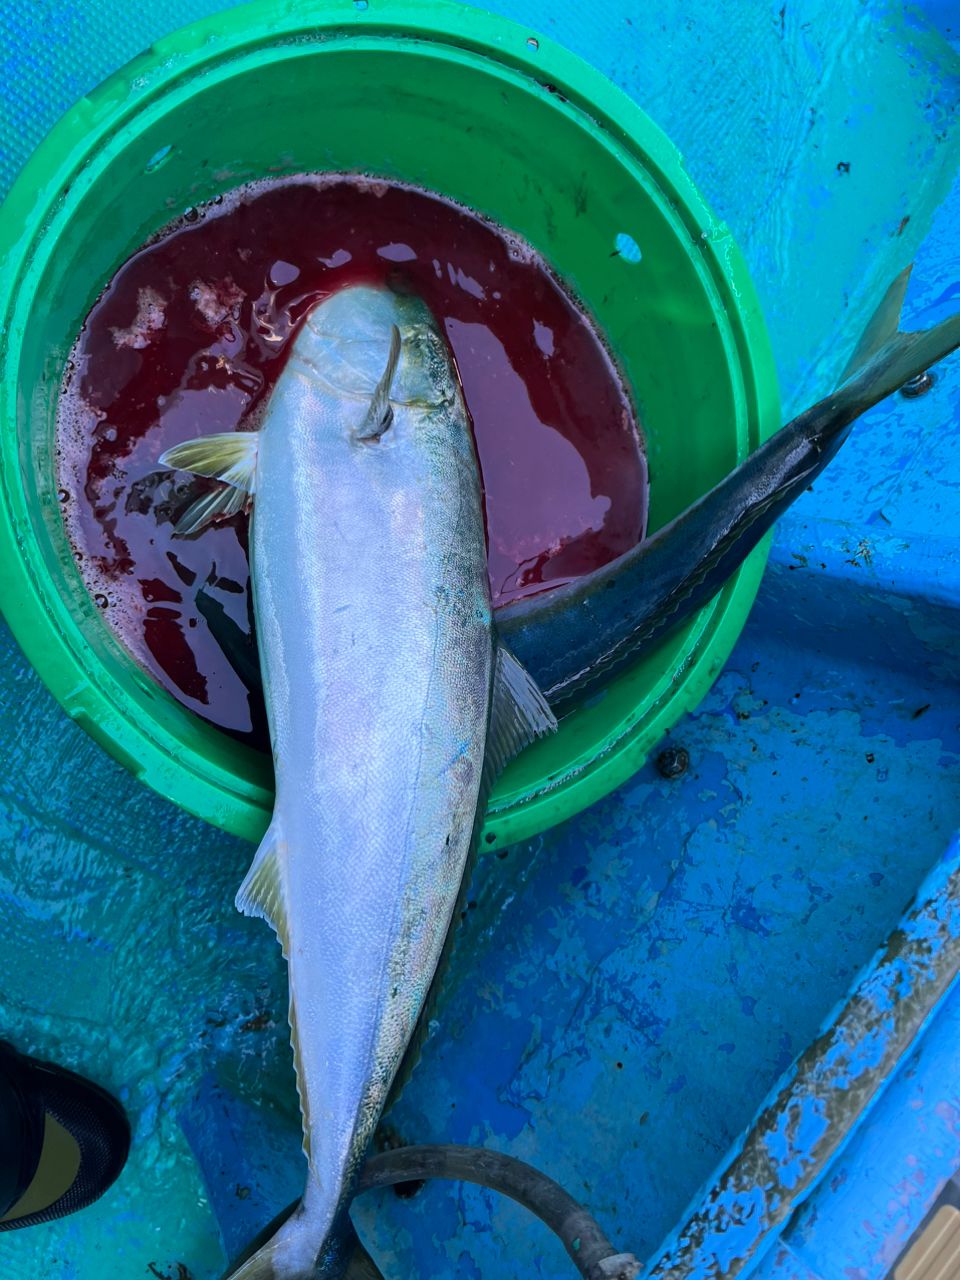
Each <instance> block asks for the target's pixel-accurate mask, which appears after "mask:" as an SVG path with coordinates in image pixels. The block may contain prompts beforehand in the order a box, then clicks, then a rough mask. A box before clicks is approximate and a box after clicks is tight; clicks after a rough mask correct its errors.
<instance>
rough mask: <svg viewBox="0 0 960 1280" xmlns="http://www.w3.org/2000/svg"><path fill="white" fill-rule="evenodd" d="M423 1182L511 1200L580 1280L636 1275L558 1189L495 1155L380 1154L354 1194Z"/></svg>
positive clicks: (451, 1151)
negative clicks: (545, 1231) (547, 1234)
mask: <svg viewBox="0 0 960 1280" xmlns="http://www.w3.org/2000/svg"><path fill="white" fill-rule="evenodd" d="M425 1178H452V1179H454V1180H456V1181H458V1182H475V1183H478V1184H479V1185H480V1186H483V1187H489V1188H490V1189H491V1190H492V1191H499V1192H500V1193H501V1194H502V1195H505V1196H509V1197H510V1198H511V1199H512V1200H516V1201H517V1202H518V1204H522V1205H523V1206H524V1207H525V1208H527V1209H529V1210H530V1212H531V1213H534V1214H536V1216H537V1217H538V1218H539V1219H540V1220H541V1222H544V1223H546V1225H547V1226H548V1227H549V1228H550V1230H551V1231H553V1232H554V1234H555V1235H557V1236H559V1237H560V1240H561V1242H562V1243H563V1247H564V1248H565V1249H566V1251H567V1253H568V1254H569V1255H570V1257H571V1259H572V1260H573V1262H574V1264H575V1266H576V1267H577V1270H578V1271H579V1272H580V1274H581V1276H583V1277H584V1280H633V1277H635V1276H636V1275H638V1274H639V1272H640V1264H639V1263H638V1262H637V1260H636V1258H635V1257H634V1256H633V1254H630V1253H619V1252H618V1251H617V1250H616V1249H615V1248H614V1246H613V1245H612V1244H611V1243H610V1241H609V1240H608V1239H607V1237H606V1235H604V1233H603V1231H602V1230H601V1228H600V1226H599V1225H598V1223H597V1221H596V1219H595V1218H593V1216H592V1215H591V1214H589V1213H588V1212H587V1210H586V1209H584V1208H583V1207H582V1205H579V1204H577V1202H576V1200H574V1198H573V1197H572V1196H571V1195H568V1194H567V1192H566V1191H564V1189H563V1187H561V1186H560V1185H559V1184H558V1183H556V1182H554V1181H553V1179H552V1178H548V1177H546V1176H545V1175H544V1174H542V1173H539V1172H538V1171H537V1170H536V1169H534V1168H532V1167H531V1166H530V1165H528V1164H524V1162H523V1161H522V1160H516V1159H515V1158H514V1157H513V1156H505V1155H501V1154H500V1152H498V1151H487V1150H486V1149H484V1148H482V1147H458V1146H432V1147H399V1148H397V1150H395V1151H384V1152H383V1153H381V1154H380V1155H375V1156H371V1158H370V1159H369V1160H368V1161H367V1163H366V1165H365V1166H364V1168H363V1172H362V1173H361V1175H360V1180H359V1184H358V1186H357V1191H358V1193H359V1192H361V1191H368V1190H370V1189H371V1188H373V1187H387V1186H392V1185H393V1184H394V1183H397V1182H419V1181H421V1180H422V1179H425Z"/></svg>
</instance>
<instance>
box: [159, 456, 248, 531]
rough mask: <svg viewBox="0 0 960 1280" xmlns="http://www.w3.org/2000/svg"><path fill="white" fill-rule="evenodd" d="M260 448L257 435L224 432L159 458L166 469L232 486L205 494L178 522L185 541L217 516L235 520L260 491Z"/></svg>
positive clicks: (177, 526)
mask: <svg viewBox="0 0 960 1280" xmlns="http://www.w3.org/2000/svg"><path fill="white" fill-rule="evenodd" d="M257 444H258V435H257V432H255V431H223V432H219V433H217V434H215V435H210V436H200V437H199V438H198V439H196V440H185V441H184V442H183V444H175V445H174V446H173V448H172V449H167V451H166V452H165V453H162V454H161V455H160V458H159V462H160V465H161V466H162V467H177V468H178V469H179V470H180V471H192V472H193V473H194V475H198V476H210V477H211V478H212V479H214V480H222V481H223V482H224V484H226V485H227V486H228V488H226V489H217V490H215V492H213V493H207V494H204V496H203V497H202V498H199V499H198V500H197V501H196V502H195V503H193V505H192V506H190V507H188V508H187V510H186V511H185V512H184V513H183V515H182V516H181V517H180V519H179V520H178V521H177V524H176V528H175V530H174V532H175V533H177V534H179V535H180V536H181V537H183V536H184V535H186V534H188V533H196V531H197V530H198V529H202V528H203V526H204V525H205V524H209V522H210V521H211V520H213V519H214V517H215V516H235V515H236V514H237V512H238V511H240V510H241V509H242V508H243V506H244V504H245V503H246V501H247V499H248V498H249V497H250V496H251V495H252V494H253V493H254V492H255V490H256V478H257Z"/></svg>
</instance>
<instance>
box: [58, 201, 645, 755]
mask: <svg viewBox="0 0 960 1280" xmlns="http://www.w3.org/2000/svg"><path fill="white" fill-rule="evenodd" d="M394 279H396V280H398V281H400V282H402V284H403V286H404V287H406V288H409V289H412V290H414V291H415V292H417V293H419V294H420V295H421V296H422V297H423V298H424V299H425V300H426V301H427V303H428V304H429V305H430V307H431V308H432V310H433V312H434V314H435V315H436V316H437V317H438V319H439V320H440V321H441V323H442V325H443V328H444V330H445V332H446V335H447V338H448V340H449V343H450V346H451V348H452V350H453V352H454V355H455V357H456V361H457V365H458V367H459V370H460V376H461V378H462V381H463V387H464V393H465V397H466V402H467V406H468V408H469V410H470V414H471V417H472V420H473V426H474V432H475V436H476V442H477V451H478V454H479V458H480V465H481V471H482V477H483V486H484V501H485V504H486V519H487V534H488V552H489V569H490V588H491V593H492V597H493V601H494V604H498V603H504V602H506V601H509V600H513V599H516V598H518V597H520V596H523V595H527V594H530V593H532V592H535V591H542V590H543V589H544V588H545V587H549V586H554V585H558V584H560V583H563V582H568V581H570V580H571V579H572V578H575V577H577V576H579V575H581V574H583V573H586V572H588V571H590V570H592V569H595V568H597V567H599V566H600V565H602V564H605V563H606V562H607V561H609V560H610V559H612V558H613V557H614V556H617V555H619V554H621V553H622V552H623V551H625V550H627V549H628V548H629V547H631V546H633V545H634V544H635V543H636V542H637V541H638V540H639V538H640V537H641V536H642V535H643V532H644V524H645V518H646V494H647V477H646V466H645V461H644V456H643V451H642V448H641V443H640V439H639V435H638V432H637V429H636V427H635V425H634V419H633V414H632V412H631V409H630V405H629V401H628V398H627V395H626V393H625V391H624V388H623V386H622V383H621V381H620V379H619V377H618V375H617V373H616V370H615V369H614V366H613V364H612V362H611V360H610V358H609V356H608V354H607V352H606V351H605V349H604V347H603V344H602V343H601V341H600V340H599V338H598V337H597V335H596V333H595V332H594V330H593V328H592V327H591V325H590V324H589V323H588V322H587V320H586V319H585V317H584V316H583V314H582V313H581V311H580V310H579V309H578V308H577V306H576V305H575V304H574V302H573V301H572V300H571V298H570V297H569V296H568V295H567V294H566V293H565V292H564V291H563V290H562V289H561V288H560V287H559V285H558V284H557V282H556V281H555V279H554V278H553V277H552V275H551V274H550V272H549V271H548V269H547V268H546V266H545V264H544V263H543V261H542V260H541V259H540V258H539V257H538V256H537V255H536V254H535V253H534V252H533V251H532V250H531V249H530V248H529V247H527V246H525V245H524V244H523V243H522V242H520V241H518V240H517V239H516V238H514V237H512V236H509V235H507V234H506V233H504V232H502V231H501V230H499V229H498V228H496V227H494V226H492V225H491V224H489V223H487V222H485V221H483V220H481V219H480V218H478V217H476V216H475V215H473V214H471V213H469V212H468V211H466V210H464V209H462V208H460V207H458V206H456V205H453V204H451V203H449V202H447V201H445V200H442V199H440V198H438V197H436V196H431V195H428V194H427V193H425V192H422V191H418V190H415V189H413V188H410V187H404V186H394V185H392V184H386V183H382V182H373V181H369V180H364V179H350V178H343V177H335V176H327V177H324V178H320V177H317V176H311V177H298V178H292V179H281V180H277V181H272V182H268V183H258V184H253V185H251V186H248V187H244V188H239V189H238V190H237V191H235V192H233V193H231V194H230V195H229V196H226V197H221V198H220V199H219V200H218V201H216V202H214V203H213V204H211V205H208V206H206V207H203V208H199V209H196V210H191V211H189V212H188V213H187V214H186V215H185V216H184V217H183V218H182V219H180V220H179V221H178V222H177V223H176V224H174V225H173V226H172V227H170V228H168V229H167V230H166V231H165V232H164V233H161V235H159V236H158V237H156V238H155V239H154V241H153V242H151V243H150V244H149V245H147V246H146V247H145V248H143V249H142V250H140V251H139V252H138V253H137V254H135V255H134V256H133V257H132V258H131V259H130V260H129V261H128V262H127V263H125V264H124V266H123V267H121V269H120V270H119V271H118V272H117V274H116V275H115V276H114V278H113V279H112V280H111V282H110V284H109V285H108V286H107V288H106V289H105V291H104V292H103V294H102V295H101V297H100V299H99V300H98V302H97V303H96V305H95V306H94V308H93V309H92V311H91V312H90V315H89V316H88V317H87V320H86V322H85V324H84V327H83V330H82V332H81V334H80V336H79V338H78V340H77V343H76V346H75V348H74V351H73V353H72V357H71V361H70V363H69V365H68V372H67V376H66V379H65V383H64V388H63V392H62V395H61V399H60V411H59V419H58V440H59V468H60V470H59V474H60V485H61V491H60V498H61V503H62V505H63V511H64V518H65V521H66V526H67V529H68V532H69V534H70V538H71V541H72V543H73V545H74V548H75V554H76V556H77V559H78V562H79V564H80V568H81V572H82V573H83V575H84V580H85V582H86V584H87V586H88V588H89V590H90V591H91V593H92V594H93V596H94V598H95V599H96V601H97V603H98V604H99V605H100V606H101V607H102V608H103V609H104V612H105V616H106V618H107V620H108V621H109V622H110V624H111V625H112V626H113V628H114V629H115V630H116V631H117V633H118V634H119V636H120V637H121V639H122V640H123V641H124V643H125V644H126V645H127V646H128V648H130V649H131V650H132V652H133V653H134V654H135V655H136V656H137V658H138V659H139V660H140V661H141V662H142V663H143V664H144V665H145V666H146V667H147V668H148V669H149V670H150V671H151V672H152V673H153V674H154V676H155V677H156V678H157V679H158V680H159V681H160V683H161V684H163V685H164V686H165V687H166V688H167V689H169V690H170V691H171V693H173V694H174V696H176V697H177V698H179V699H180V701H181V702H183V703H185V704H186V705H187V706H189V707H191V708H192V709H194V710H196V711H198V712H199V713H200V714H201V715H203V716H204V717H206V718H207V719H209V720H211V721H213V722H214V723H215V724H217V725H219V726H221V727H222V728H224V729H227V730H228V731H230V732H232V733H235V734H240V735H241V736H244V735H252V736H253V738H254V739H255V740H257V741H258V742H260V743H261V745H262V744H263V743H264V733H263V715H262V706H261V705H260V701H259V691H257V690H255V691H254V692H253V693H252V694H251V693H250V692H249V690H248V685H249V684H250V683H254V684H255V674H254V679H253V681H252V682H251V680H250V678H249V677H250V670H249V667H250V664H251V661H252V666H253V670H254V673H255V669H256V655H255V650H254V649H253V642H252V638H251V637H252V619H251V610H250V606H249V599H248V594H249V593H248V570H247V524H246V517H245V516H243V515H241V516H237V517H234V518H233V519H231V520H228V521H226V522H223V523H220V524H218V525H216V526H213V527H210V528H208V529H207V530H205V531H204V532H203V533H202V534H200V535H198V536H196V537H193V538H186V539H183V538H176V537H174V536H173V524H174V523H175V521H176V519H177V518H178V517H179V515H180V514H181V513H182V512H183V511H184V510H185V508H186V507H187V506H188V505H189V503H190V502H191V501H192V500H193V499H194V498H195V497H196V496H197V493H198V490H199V489H200V488H202V487H203V486H208V485H209V484H210V483H211V482H209V481H202V480H197V479H194V478H191V477H189V476H185V475H184V474H182V473H179V472H172V471H169V470H162V469H158V468H157V458H158V457H159V456H160V454H161V453H162V452H163V450H164V449H165V448H167V447H169V446H170V445H172V444H175V443H177V442H178V441H180V440H184V439H189V438H191V437H193V436H197V435H202V434H205V433H208V432H213V431H230V430H233V429H235V428H241V429H244V430H249V429H251V427H253V426H255V425H256V423H257V421H258V419H259V416H260V415H261V414H262V411H263V409H264V407H265V405H266V402H267V400H268V398H269V394H270V391H271V389H272V387H273V385H274V383H275V382H276V379H277V377H278V375H279V373H280V370H281V369H282V367H283V363H284V358H285V355H286V352H287V350H288V348H289V344H290V341H291V339H292V337H293V336H294V335H295V333H296V331H297V326H298V324H299V322H300V321H301V320H302V318H303V316H304V315H305V314H306V312H307V311H308V310H309V309H310V308H311V307H312V306H313V305H314V304H315V303H317V302H318V301H320V300H321V299H323V298H324V297H327V296H328V295H329V294H330V293H332V292H335V291H336V290H337V289H339V288H341V287H342V286H344V285H346V284H352V283H357V282H360V281H363V282H371V281H382V282H390V281H391V280H394ZM318 554H322V548H318ZM244 648H245V649H246V652H243V650H244ZM227 655H229V656H227ZM251 655H252V659H251Z"/></svg>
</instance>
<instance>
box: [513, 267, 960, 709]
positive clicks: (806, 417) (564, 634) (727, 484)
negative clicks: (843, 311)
mask: <svg viewBox="0 0 960 1280" xmlns="http://www.w3.org/2000/svg"><path fill="white" fill-rule="evenodd" d="M910 270H911V268H910V267H907V268H906V269H905V270H904V271H902V272H901V273H900V275H899V276H897V278H896V279H895V280H894V281H893V283H892V284H891V285H890V287H889V289H888V290H887V292H886V293H885V295H884V297H883V299H882V301H881V302H880V304H879V306H878V307H877V309H876V311H875V312H874V314H873V316H872V317H871V319H870V321H869V323H868V324H867V326H866V329H865V330H864V333H863V336H862V337H861V339H860V341H859V343H858V344H857V346H856V348H855V349H854V352H853V354H852V356H851V357H850V359H849V361H848V363H847V365H846V367H845V369H844V370H843V373H842V374H841V378H840V384H839V385H838V387H837V388H836V390H834V391H833V392H831V394H830V395H828V396H826V397H825V398H824V399H822V400H820V401H818V403H816V404H815V405H813V406H812V407H811V408H809V409H807V410H806V411H805V412H804V413H801V414H800V415H799V416H798V417H796V418H794V419H793V420H792V421H791V422H789V423H787V424H786V426H784V427H781V428H780V430H779V431H777V432H775V433H774V434H773V435H772V436H771V437H770V438H769V439H768V440H766V441H765V442H764V443H763V444H762V445H760V447H759V448H758V449H756V450H754V452H753V453H752V454H750V456H749V457H748V458H746V459H745V460H744V461H743V462H742V463H740V465H739V466H737V467H735V468H734V469H733V470H732V471H731V472H729V473H728V474H727V475H726V476H725V477H724V478H723V479H722V480H721V481H720V482H719V484H717V485H715V486H714V488H712V489H710V490H709V491H708V492H707V493H706V494H704V495H703V497H701V498H700V499H698V500H697V501H696V502H694V503H693V504H691V506H689V507H687V509H686V510H685V511H683V512H682V513H681V514H680V515H678V516H677V517H676V519H674V520H672V521H670V523H669V524H666V525H664V527H663V528H662V529H659V530H657V532H655V533H654V534H653V535H652V536H650V537H649V538H647V539H645V540H644V541H643V542H641V543H639V544H638V545H637V546H636V547H633V548H631V549H630V550H629V551H627V552H626V553H625V554H623V555H621V556H619V557H618V558H617V559H615V560H611V561H610V562H609V564H607V565H605V566H603V567H602V568H600V569H597V570H595V571H594V572H593V573H590V574H588V575H586V576H584V577H583V578H580V579H578V580H577V581H575V582H572V583H570V584H568V585H565V586H561V587H557V588H555V589H554V590H551V591H549V592H546V593H542V594H538V595H535V596H531V597H529V598H527V599H525V600H519V601H516V602H514V603H511V604H508V605H506V606H505V607H504V608H502V609H499V610H497V612H496V615H495V618H496V626H497V634H498V636H499V637H500V639H501V640H502V641H504V642H506V643H508V644H509V645H510V648H511V651H512V652H513V653H514V655H515V656H516V657H517V658H518V659H519V660H520V662H521V663H523V665H524V667H525V668H526V670H527V671H528V672H529V673H530V675H531V676H532V677H533V679H534V680H535V681H536V682H537V684H538V686H539V687H540V688H541V689H542V690H543V692H544V694H545V695H546V697H547V700H548V701H549V703H550V705H551V707H552V708H553V709H554V711H555V712H556V713H557V714H558V715H563V714H565V713H566V712H568V711H569V710H571V709H572V708H574V707H575V706H576V705H577V704H578V703H581V702H582V701H583V700H584V699H585V698H589V697H591V696H594V695H596V694H598V693H599V692H601V691H602V689H603V687H604V686H605V685H606V684H607V683H608V682H609V681H610V679H612V678H613V677H614V676H615V675H617V674H618V673H619V672H620V671H622V670H624V669H625V668H626V667H628V666H630V664H631V663H633V662H635V661H636V660H637V659H638V658H639V657H640V655H641V654H642V653H644V652H646V651H647V650H648V649H649V648H650V647H651V646H653V645H654V644H656V643H657V642H658V641H659V640H661V639H662V638H663V637H664V636H665V635H666V634H667V632H669V631H670V630H672V629H673V628H674V627H676V626H678V625H680V624H681V623H683V622H685V621H686V620H687V619H688V618H690V617H691V615H692V614H694V613H695V612H696V611H697V610H698V609H700V608H702V607H703V606H704V605H705V604H707V603H708V601H709V600H711V599H712V598H713V596H715V595H716V594H717V592H718V591H720V590H721V588H722V587H723V586H724V584H725V583H726V582H727V581H728V580H729V578H730V577H731V576H732V575H733V574H734V573H735V572H736V571H737V569H739V567H740V565H741V564H743V562H744V560H745V559H746V558H747V556H748V555H749V554H750V552H751V551H752V550H753V549H754V547H755V546H756V545H757V543H758V542H759V541H760V539H761V538H762V537H763V536H764V534H765V533H766V532H767V531H768V530H769V529H770V528H771V526H772V525H773V524H774V523H775V522H776V521H777V520H778V519H779V518H780V517H781V516H782V515H783V513H784V512H785V511H786V510H787V508H788V507H790V506H791V505H792V504H793V503H794V502H795V501H796V500H797V498H799V497H800V496H801V495H802V494H803V493H805V492H806V490H807V489H808V488H809V487H810V485H811V484H813V482H814V481H815V480H816V479H817V477H818V476H819V475H820V474H821V472H822V471H823V470H824V468H825V467H827V466H828V465H829V463H830V462H831V461H832V460H833V458H834V457H835V456H836V454H837V452H838V450H839V449H840V447H841V446H842V445H843V443H844V441H845V440H846V439H847V438H848V436H849V434H850V430H851V427H852V425H853V423H854V422H855V421H856V419H857V418H859V417H860V416H861V414H863V413H865V412H866V411H867V410H868V409H870V408H872V407H873V406H874V405H875V404H878V403H879V402H880V401H881V400H883V399H885V398H886V397H887V396H889V395H891V394H892V393H893V392H894V391H897V390H898V389H899V388H901V387H903V386H904V385H905V384H907V383H909V382H910V380H911V379H914V378H917V377H919V376H921V375H922V374H924V373H925V372H926V371H927V370H929V369H930V368H931V367H932V366H933V365H935V364H936V363H937V362H938V361H939V360H942V359H943V358H944V357H945V356H947V355H949V354H950V352H951V351H954V350H956V348H957V347H958V346H960V314H956V315H952V316H948V317H947V318H946V319H945V320H943V321H941V322H940V323H939V324H937V325H934V326H933V327H932V328H930V329H926V330H922V331H919V332H916V333H902V332H900V328H899V325H900V315H901V311H902V307H903V301H904V297H905V295H906V291H907V285H908V282H909V279H910ZM652 483H656V479H655V477H653V478H652Z"/></svg>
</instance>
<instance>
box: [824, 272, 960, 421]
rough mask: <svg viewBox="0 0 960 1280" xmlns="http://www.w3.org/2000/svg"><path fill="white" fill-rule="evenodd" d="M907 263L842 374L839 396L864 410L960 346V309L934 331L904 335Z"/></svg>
mask: <svg viewBox="0 0 960 1280" xmlns="http://www.w3.org/2000/svg"><path fill="white" fill-rule="evenodd" d="M911 269H912V267H907V268H906V270H904V271H901V273H900V274H899V275H898V276H897V278H896V280H894V282H893V284H891V286H890V288H889V289H888V290H887V292H886V293H885V294H884V296H883V299H882V301H881V303H880V305H879V306H878V307H877V309H876V311H875V312H874V313H873V315H872V317H871V318H870V322H869V324H868V325H867V327H866V329H865V330H864V332H863V337H862V338H861V339H860V341H859V342H858V343H857V346H856V349H855V350H854V352H853V355H852V356H851V357H850V360H849V361H848V362H847V366H846V368H845V369H844V371H843V374H842V375H841V380H840V387H839V390H838V392H837V394H838V396H839V397H841V398H843V399H848V400H849V401H850V406H851V408H852V409H853V410H854V412H855V414H860V413H863V412H864V410H865V409H868V408H870V406H871V405H874V404H877V403H878V402H879V401H880V400H883V399H884V398H885V397H886V396H888V395H890V394H892V392H894V391H896V390H898V389H899V388H900V387H902V386H903V385H904V383H906V382H909V381H910V380H911V379H912V378H916V377H919V376H920V375H921V374H922V373H925V372H926V370H927V369H929V368H930V367H931V366H932V365H935V364H936V363H937V361H938V360H942V359H943V357H944V356H946V355H949V354H950V352H951V351H955V350H956V349H957V347H960V312H958V313H957V314H956V315H952V316H948V317H947V318H946V320H941V321H940V323H939V324H935V325H933V326H932V328H930V329H922V330H919V331H917V332H915V333H904V332H903V331H902V330H901V329H900V313H901V311H902V310H903V300H904V297H905V296H906V292H907V285H908V283H909V281H910V271H911Z"/></svg>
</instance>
